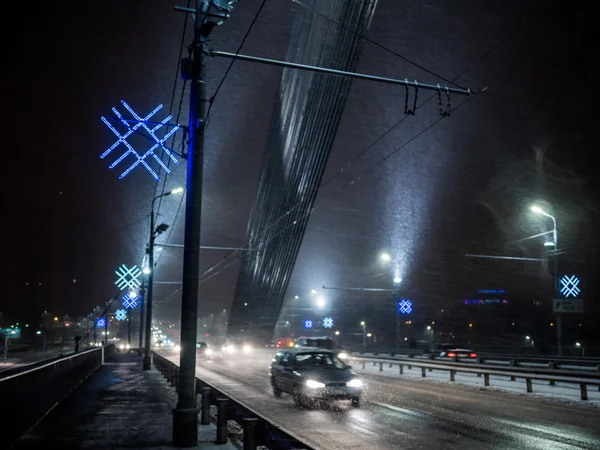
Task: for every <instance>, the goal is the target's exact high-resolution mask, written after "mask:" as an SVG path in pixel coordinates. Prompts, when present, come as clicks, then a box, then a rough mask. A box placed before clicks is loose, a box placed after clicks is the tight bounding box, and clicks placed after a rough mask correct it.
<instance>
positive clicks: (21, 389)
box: [0, 345, 114, 444]
mask: <svg viewBox="0 0 600 450" xmlns="http://www.w3.org/2000/svg"><path fill="white" fill-rule="evenodd" d="M113 352H114V346H112V345H109V346H106V347H103V348H97V349H92V350H87V351H84V352H80V353H77V354H75V355H72V356H67V357H64V358H61V359H59V360H57V361H53V362H50V363H46V364H44V365H42V366H40V367H36V368H34V369H30V370H26V371H24V372H21V373H18V374H15V375H10V376H7V377H5V378H2V379H0V399H2V410H3V414H2V417H3V418H2V430H3V433H2V443H3V444H10V443H11V442H13V441H14V440H15V439H17V438H18V437H20V436H21V435H22V434H24V433H25V432H26V431H27V430H28V429H29V428H31V427H32V426H33V425H35V424H36V423H37V422H38V421H39V420H40V419H41V418H42V417H43V416H44V415H45V414H46V413H47V412H48V411H49V410H50V409H52V408H53V407H54V405H56V403H58V402H59V401H61V400H62V399H63V398H64V397H65V396H66V395H68V394H69V393H70V392H71V390H72V389H74V388H75V387H76V386H78V385H79V384H80V383H81V382H82V381H83V380H84V379H86V378H87V377H88V376H89V375H91V374H92V373H93V372H94V371H95V370H96V369H97V368H98V367H100V365H101V364H102V362H103V359H105V358H109V357H110V356H111V355H112V353H113Z"/></svg>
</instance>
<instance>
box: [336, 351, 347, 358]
mask: <svg viewBox="0 0 600 450" xmlns="http://www.w3.org/2000/svg"><path fill="white" fill-rule="evenodd" d="M338 358H340V359H346V358H348V353H344V352H342V353H338Z"/></svg>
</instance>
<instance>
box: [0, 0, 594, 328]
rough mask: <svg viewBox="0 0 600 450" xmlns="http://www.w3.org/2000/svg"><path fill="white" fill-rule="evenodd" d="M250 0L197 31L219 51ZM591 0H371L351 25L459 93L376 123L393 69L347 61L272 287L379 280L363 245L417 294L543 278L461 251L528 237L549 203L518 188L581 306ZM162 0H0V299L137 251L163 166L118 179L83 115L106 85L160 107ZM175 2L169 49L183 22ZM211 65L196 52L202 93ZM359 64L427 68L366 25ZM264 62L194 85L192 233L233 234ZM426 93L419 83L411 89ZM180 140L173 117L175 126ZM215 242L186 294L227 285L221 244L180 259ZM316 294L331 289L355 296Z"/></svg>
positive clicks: (226, 299)
mask: <svg viewBox="0 0 600 450" xmlns="http://www.w3.org/2000/svg"><path fill="white" fill-rule="evenodd" d="M184 3H185V1H184V2H180V3H178V4H184ZM260 3H261V2H260V1H259V0H244V1H243V2H240V3H239V4H238V5H236V7H235V8H234V10H233V13H232V17H231V19H229V20H228V21H227V22H226V23H225V24H224V25H223V26H221V27H219V28H218V29H216V30H215V31H214V32H213V34H212V35H211V39H212V40H211V46H212V47H213V48H215V49H219V50H225V51H233V52H235V51H236V49H237V47H238V45H239V43H240V42H241V39H242V37H243V36H244V34H245V33H246V30H247V29H248V26H249V25H250V23H251V21H252V19H253V18H254V15H255V13H256V11H257V10H258V8H259V6H260ZM307 3H309V2H307ZM592 3H593V2H579V3H578V4H577V7H576V8H574V7H573V3H572V2H567V1H554V2H551V1H548V0H544V1H542V0H526V1H523V0H519V1H516V0H514V1H513V0H510V1H509V0H489V1H485V2H481V1H477V0H461V1H458V0H456V1H445V0H430V1H427V2H409V1H403V0H380V1H379V3H378V6H377V10H376V12H375V16H374V20H373V23H372V26H371V30H370V32H369V35H368V37H369V38H370V39H372V40H373V41H375V42H377V43H378V44H381V45H382V46H384V47H386V48H388V49H390V50H392V51H393V52H396V53H398V54H400V55H402V56H403V57H404V58H406V59H408V60H410V61H412V62H415V63H417V64H418V65H420V66H422V67H424V68H426V69H428V71H430V72H432V73H434V74H438V75H439V76H441V77H443V78H445V79H448V80H453V81H455V82H456V83H458V84H459V85H460V86H464V87H469V88H471V89H473V90H474V91H475V92H477V95H475V96H471V97H469V98H466V97H457V96H454V97H452V107H453V113H452V115H451V116H450V117H447V118H443V119H442V120H439V119H440V117H439V112H438V106H437V99H436V98H434V99H432V100H431V101H429V102H428V103H426V104H425V105H424V106H423V107H422V108H419V110H418V111H417V114H416V115H415V116H411V117H408V118H407V119H406V120H403V121H402V123H401V124H400V125H398V126H395V125H396V124H397V123H398V122H399V121H401V120H402V119H403V117H404V89H403V88H402V87H391V86H390V85H382V84H375V83H369V82H365V81H355V82H354V83H353V86H352V91H351V94H350V97H349V100H348V103H347V105H346V109H345V113H344V117H343V119H342V123H341V126H340V128H339V130H338V133H337V138H336V141H335V144H334V148H333V151H332V154H331V157H330V160H329V163H328V167H327V171H326V174H325V176H324V180H325V181H324V183H323V185H322V187H321V190H320V192H319V196H318V198H317V208H316V209H315V211H314V213H313V215H312V217H311V221H310V223H309V225H308V230H307V233H306V236H305V239H304V243H303V246H302V249H301V251H300V255H299V258H298V261H297V264H296V268H295V270H294V274H293V277H292V280H291V283H290V287H289V289H288V295H287V296H288V297H293V296H294V295H295V294H296V293H303V292H306V291H307V290H310V289H311V288H318V287H320V286H322V285H323V284H325V285H329V286H346V287H348V286H369V287H385V288H391V287H392V282H391V279H392V275H393V274H392V273H391V271H390V270H389V269H388V268H386V267H385V266H384V265H382V264H381V261H380V259H379V254H380V253H381V252H382V251H388V252H389V253H390V254H391V255H392V256H393V257H394V259H396V260H397V261H399V263H400V272H401V277H402V278H403V283H406V285H407V287H408V288H410V289H411V290H413V291H415V292H417V293H418V294H417V295H418V296H419V298H420V299H421V301H422V302H423V303H424V304H427V305H430V306H432V307H435V308H437V307H440V308H443V307H445V306H448V305H450V304H452V303H455V302H456V301H457V299H460V298H461V296H463V295H466V293H468V292H474V291H475V290H476V289H479V288H486V287H487V288H503V289H506V290H508V291H509V292H513V293H518V294H519V295H520V296H522V297H524V298H527V297H534V296H544V295H549V293H548V292H547V287H548V276H547V273H545V272H544V270H543V268H540V265H539V264H534V265H527V264H515V263H508V264H507V265H503V263H499V262H496V263H493V264H487V265H486V264H483V265H482V264H474V262H473V261H472V260H468V259H467V258H465V257H464V254H465V253H467V252H470V253H485V254H501V255H516V256H530V257H540V256H541V255H542V253H543V251H544V248H543V246H542V241H541V240H530V241H525V242H523V243H520V244H514V243H511V242H513V241H515V240H518V239H520V238H522V237H527V236H530V235H533V234H535V233H539V232H542V231H546V230H548V229H550V227H551V223H550V222H549V220H545V219H543V218H541V217H539V216H534V215H533V214H532V213H531V212H530V210H529V208H530V206H531V205H532V204H533V203H538V204H540V205H542V206H543V207H545V208H547V209H548V210H549V211H551V212H552V213H553V214H554V215H555V216H556V218H557V220H558V226H559V239H560V247H561V248H562V249H564V250H565V251H566V253H565V255H564V258H565V260H567V261H568V264H569V267H570V268H571V267H572V270H573V271H575V272H577V273H578V274H581V277H582V278H583V279H584V286H585V289H586V295H584V298H585V299H586V309H587V311H588V316H589V319H587V320H589V321H590V322H594V321H595V322H596V323H597V320H598V318H600V312H599V308H598V306H597V304H596V303H595V299H596V298H597V292H598V290H597V289H598V286H597V281H596V280H595V279H594V275H595V274H596V273H597V269H598V266H597V265H594V264H593V259H594V256H596V254H597V250H598V243H599V242H598V241H599V238H598V232H597V230H599V229H600V226H599V225H600V220H599V214H598V203H597V194H598V182H597V178H596V179H595V177H597V175H596V172H597V170H598V168H599V167H600V166H599V164H598V163H597V162H596V161H597V158H596V153H597V142H596V139H595V138H596V131H597V127H596V125H595V123H594V122H595V118H596V114H597V109H598V105H600V96H599V95H598V91H597V87H596V85H595V83H596V82H597V80H598V79H599V75H600V73H599V72H600V70H599V66H598V58H597V52H596V51H595V50H594V49H593V42H594V41H595V40H597V39H596V35H597V33H596V32H597V20H596V19H595V18H596V17H597V14H598V12H599V11H598V9H599V8H598V7H597V6H593V5H592ZM173 4H175V3H173V2H169V1H158V0H146V1H137V0H131V1H127V2H123V1H118V2H117V1H107V2H104V3H102V4H101V5H96V7H95V8H92V7H90V5H85V4H81V3H75V2H70V1H66V2H58V3H47V2H46V3H41V4H38V5H36V6H35V8H32V9H29V10H28V11H27V12H25V11H23V10H22V9H18V10H17V9H14V10H13V11H11V12H10V14H7V17H11V22H13V24H12V26H11V28H12V29H13V30H18V31H17V32H13V34H12V35H10V36H9V37H8V38H5V42H6V44H5V48H7V50H8V58H7V60H8V61H9V63H8V64H6V65H5V70H6V71H7V72H8V73H7V74H8V76H9V78H10V79H9V81H8V82H6V83H5V84H4V87H5V89H6V90H7V93H6V94H5V98H6V97H7V98H8V99H9V102H8V105H6V107H5V110H6V111H7V113H8V118H9V121H8V124H9V127H6V134H7V135H8V136H9V140H8V142H7V144H8V145H5V148H4V151H5V153H6V154H8V155H9V164H8V165H6V166H5V168H6V173H8V177H7V179H6V183H5V187H4V191H5V195H4V211H5V214H4V215H3V218H4V220H3V236H4V242H5V244H6V245H5V246H7V247H8V252H5V259H4V265H3V271H2V281H3V283H2V285H3V296H2V300H1V301H0V311H2V312H3V313H4V314H7V315H9V316H11V317H16V318H21V317H23V318H28V317H37V314H38V313H39V312H40V311H42V310H44V309H47V310H49V311H52V312H53V313H55V314H70V315H72V316H78V315H82V314H85V313H87V312H89V311H90V310H91V309H92V308H93V307H94V306H95V305H98V304H101V303H104V302H105V301H106V300H108V299H110V298H112V297H113V296H114V295H115V294H116V288H115V286H114V279H115V277H114V270H115V269H116V268H117V267H118V266H119V265H121V264H127V265H133V264H139V263H140V260H141V258H142V256H143V253H144V248H145V244H146V241H147V237H148V231H149V230H148V226H149V225H148V215H149V212H150V202H151V199H152V196H153V194H154V192H158V193H160V192H161V190H162V188H163V185H162V183H161V184H159V185H158V186H157V185H156V183H155V182H154V179H153V178H152V177H151V176H150V175H149V173H148V172H147V171H145V170H143V169H141V168H137V169H136V170H135V171H134V172H133V173H132V174H130V175H129V176H128V177H126V178H125V179H123V180H119V179H118V177H119V173H120V171H118V169H114V170H109V168H108V165H109V162H108V161H105V160H101V159H100V154H102V153H103V152H104V151H105V149H106V148H107V147H108V146H110V145H111V144H112V143H113V142H114V136H113V135H112V133H111V132H110V131H109V130H108V129H107V128H106V126H105V125H104V124H103V123H102V122H101V120H100V116H102V115H111V107H113V106H115V107H119V106H120V101H121V100H125V101H127V102H128V103H129V104H130V105H131V106H132V107H133V108H134V109H135V110H136V111H138V113H140V114H142V113H143V114H147V113H148V112H150V111H151V110H152V109H154V107H155V106H156V105H157V104H159V103H162V104H164V109H165V111H169V107H170V104H171V98H172V94H173V83H174V80H175V79H176V66H177V61H178V54H179V46H180V41H181V33H182V29H183V24H184V22H185V20H186V19H185V17H184V15H183V14H182V13H178V12H174V11H173V10H172V6H173ZM301 7H302V6H299V5H298V4H296V3H294V2H292V1H291V0H289V1H288V0H285V1H284V0H270V1H267V3H266V6H265V8H264V9H263V10H262V12H261V14H260V16H259V18H258V21H257V23H256V25H255V26H254V28H253V30H252V32H251V34H250V36H249V38H248V40H247V41H246V44H245V45H244V47H243V49H242V53H245V54H250V55H256V56H264V57H270V58H278V59H283V58H284V57H285V50H286V46H287V39H288V36H289V30H290V24H291V21H292V19H293V13H294V10H295V9H296V8H301ZM10 8H16V7H15V6H11V7H10ZM187 20H188V27H187V34H186V39H185V46H184V54H185V53H187V50H186V49H187V45H188V44H189V43H190V38H191V22H190V19H187ZM322 20H324V19H322ZM331 26H335V25H331ZM228 65H229V60H224V59H221V60H219V59H210V58H209V59H208V60H207V73H208V78H207V82H208V89H209V93H210V94H211V95H213V94H214V91H215V89H216V87H217V85H218V83H219V81H220V80H221V78H222V77H223V74H224V73H225V70H226V68H227V66H228ZM358 71H360V72H364V73H369V74H375V75H381V76H387V77H394V78H402V79H403V78H408V79H410V80H413V79H417V80H418V81H419V82H424V83H434V84H435V83H441V84H445V82H444V81H443V80H442V79H440V78H437V77H436V76H435V75H432V74H431V73H428V72H427V71H425V70H422V69H420V68H418V67H416V66H415V65H414V64H411V63H410V62H407V61H406V60H404V59H402V58H400V57H398V56H397V55H394V54H391V53H390V52H386V51H385V50H383V49H381V48H379V47H377V46H375V45H373V44H371V43H368V42H365V44H364V49H363V53H362V56H361V60H360V63H359V67H358ZM280 75H281V69H280V68H277V67H270V66H261V65H256V64H252V63H246V62H240V61H238V62H236V63H235V64H234V65H233V68H232V70H231V72H230V73H229V75H228V76H227V78H226V80H225V83H224V85H223V88H222V89H221V90H220V92H219V93H218V95H217V96H216V98H215V100H214V106H213V109H212V112H211V117H210V122H209V126H208V129H207V140H206V143H207V145H206V157H205V171H204V177H205V178H204V198H203V219H202V220H203V222H202V223H203V231H202V241H203V244H204V245H213V246H243V245H244V241H245V233H246V226H247V221H248V216H249V213H250V209H251V207H252V203H253V200H254V197H255V195H256V187H257V180H258V174H259V168H260V161H261V156H262V150H263V148H264V143H265V140H266V134H267V131H268V123H269V119H270V117H271V112H272V105H273V101H274V96H275V94H276V92H277V88H278V83H279V78H280ZM182 86H183V82H182V81H181V80H179V79H178V78H177V84H176V86H175V90H174V92H175V95H174V98H175V101H174V106H173V107H172V114H173V115H174V116H176V115H177V114H178V111H179V110H180V112H179V114H180V119H179V122H181V123H183V124H185V123H186V122H187V93H188V92H187V91H186V93H185V94H186V95H185V96H184V101H183V105H182V108H181V109H180V108H179V99H180V96H181V89H182ZM411 94H412V92H411ZM431 95H432V93H429V92H425V91H421V92H420V93H419V103H422V102H423V101H425V100H426V99H427V98H429V97H430V96H431ZM119 110H120V111H121V112H124V109H123V108H122V107H120V108H119ZM165 114H166V113H165ZM165 114H163V113H160V114H158V115H157V117H159V118H160V119H162V118H163V117H164V116H165ZM392 127H394V128H393V129H392V131H390V132H388V133H387V134H386V135H385V137H383V138H382V139H379V140H378V138H379V137H381V136H382V135H383V134H384V133H386V132H387V131H388V130H389V129H390V128H392ZM179 137H181V135H179ZM140 139H141V138H140ZM136 142H137V143H138V145H140V146H143V145H147V144H146V142H144V141H143V140H139V141H136ZM374 142H376V144H375V145H373V143H374ZM180 145H181V140H180V138H178V139H177V140H176V141H175V147H179V146H180ZM359 155H361V156H359ZM388 156H389V157H388ZM349 163H350V164H349ZM171 168H172V169H173V171H172V173H171V175H169V176H168V177H166V181H165V183H166V189H167V190H169V189H172V188H174V187H178V186H183V185H184V182H185V161H181V162H180V164H179V165H178V166H174V165H172V166H171ZM341 169H343V171H341ZM162 175H163V180H165V177H164V173H163V174H162ZM332 177H333V178H332ZM155 189H156V190H157V191H155ZM182 198H183V196H177V195H173V196H170V197H165V198H164V199H163V201H162V203H161V206H160V215H159V218H158V223H162V222H164V223H167V224H169V225H172V226H171V228H170V229H169V231H168V232H167V233H165V234H164V235H163V236H161V237H160V238H159V239H158V242H159V243H160V242H164V241H165V239H166V238H167V237H168V238H169V242H170V243H172V244H182V243H183V215H184V209H185V208H184V205H182V206H181V209H179V205H180V199H182ZM173 222H175V223H174V225H173ZM170 232H172V233H170ZM182 254H183V251H182V250H180V249H166V250H164V251H163V254H162V255H161V256H159V261H158V267H157V270H156V275H155V280H156V281H180V280H181V267H182ZM223 258H229V259H228V260H227V261H225V264H223V266H226V268H225V269H223V270H221V268H222V267H223V266H221V265H220V266H218V267H217V269H216V270H214V271H213V272H211V275H212V274H214V276H212V277H211V278H209V279H208V280H207V281H206V282H203V283H202V285H201V289H200V291H201V298H200V299H199V309H200V314H202V315H204V314H208V313H212V312H217V311H220V310H222V309H228V308H229V307H230V305H231V301H232V298H233V291H234V289H235V282H236V278H237V270H238V264H237V261H238V260H237V255H234V256H229V257H228V254H227V253H226V252H222V251H205V252H203V253H202V256H201V264H202V268H203V270H208V269H209V268H211V267H212V266H213V265H214V264H216V263H218V262H219V261H220V260H222V259H223ZM229 263H231V264H229ZM177 289H178V286H176V285H157V286H156V288H155V301H156V304H157V305H158V306H157V309H156V310H157V314H159V315H161V317H169V318H172V319H176V318H178V308H179V305H180V293H179V292H177ZM327 296H328V299H329V300H330V301H331V302H332V305H333V306H334V307H348V306H352V305H351V303H352V302H355V303H361V302H364V301H365V300H364V299H361V298H360V296H356V295H353V296H347V295H341V294H339V293H332V292H329V293H327ZM369 301H370V302H375V303H376V302H379V301H384V300H383V299H381V298H379V297H378V296H374V297H369Z"/></svg>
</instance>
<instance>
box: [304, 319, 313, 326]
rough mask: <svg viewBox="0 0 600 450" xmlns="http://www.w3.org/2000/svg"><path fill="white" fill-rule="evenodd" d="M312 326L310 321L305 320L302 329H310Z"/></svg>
mask: <svg viewBox="0 0 600 450" xmlns="http://www.w3.org/2000/svg"><path fill="white" fill-rule="evenodd" d="M313 325H314V323H313V321H312V320H310V319H307V320H305V321H304V328H312V327H313Z"/></svg>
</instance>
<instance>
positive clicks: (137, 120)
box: [100, 100, 181, 180]
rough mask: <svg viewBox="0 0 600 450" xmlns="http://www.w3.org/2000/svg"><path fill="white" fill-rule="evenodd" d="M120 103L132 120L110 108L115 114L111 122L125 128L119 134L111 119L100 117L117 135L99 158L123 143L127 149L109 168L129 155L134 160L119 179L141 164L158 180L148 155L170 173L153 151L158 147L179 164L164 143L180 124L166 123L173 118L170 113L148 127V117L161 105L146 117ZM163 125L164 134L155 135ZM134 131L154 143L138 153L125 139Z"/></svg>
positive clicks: (160, 107) (160, 106)
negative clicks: (123, 132) (122, 132)
mask: <svg viewBox="0 0 600 450" xmlns="http://www.w3.org/2000/svg"><path fill="white" fill-rule="evenodd" d="M121 104H122V105H123V106H124V107H125V109H126V110H127V111H129V113H130V114H131V115H132V116H133V118H134V120H128V119H125V118H124V117H123V116H122V115H121V113H119V111H117V109H116V108H112V112H113V113H114V114H115V116H116V117H112V118H110V119H111V120H112V121H113V122H120V123H121V124H122V125H123V126H124V127H125V128H126V129H127V131H126V132H125V134H121V133H120V132H119V131H118V130H117V129H116V128H115V127H114V126H113V124H112V123H111V120H109V119H107V118H106V117H104V116H102V117H101V119H102V122H104V124H105V125H106V126H107V127H108V128H109V129H110V131H112V132H113V133H114V134H115V136H117V141H116V142H115V143H114V144H113V145H111V146H110V147H109V148H108V149H107V150H106V151H105V152H104V153H102V155H100V158H101V159H104V158H106V157H107V156H108V155H109V154H110V153H111V152H112V151H113V150H114V149H115V148H117V147H118V146H119V145H120V144H123V145H124V146H125V148H126V149H127V151H125V153H123V154H122V155H121V156H119V157H118V158H117V159H116V160H115V161H114V162H113V163H112V164H111V165H110V166H109V168H110V169H113V168H114V167H116V166H117V165H118V164H119V163H120V162H121V161H123V160H124V159H125V158H126V157H127V156H129V155H131V156H133V157H134V158H135V161H134V162H133V163H132V164H131V165H130V166H129V167H128V168H127V169H125V171H124V172H123V173H122V174H121V175H120V176H119V179H123V178H125V177H126V176H127V174H129V172H131V171H132V170H133V169H135V168H136V167H137V166H138V165H140V164H142V165H143V166H144V167H145V168H146V170H148V172H150V174H151V175H152V176H153V177H154V178H155V179H156V180H160V176H159V174H158V173H156V171H154V169H152V167H150V165H149V164H148V161H147V159H148V158H150V157H151V158H153V159H154V160H155V161H156V162H157V163H158V165H159V166H160V168H162V169H164V171H165V172H166V173H170V172H171V170H170V169H169V167H168V166H167V165H166V164H165V163H164V162H163V161H162V159H161V158H160V157H159V156H158V155H157V154H156V153H155V150H156V149H157V148H159V147H160V148H161V149H162V150H163V153H164V154H166V155H167V156H168V158H169V159H170V160H171V161H173V162H174V163H175V164H179V161H177V159H176V158H175V156H174V154H173V153H174V152H173V150H171V149H169V148H167V147H165V145H164V143H165V142H166V141H167V139H169V138H170V137H171V136H172V135H173V134H175V133H176V132H177V130H179V128H181V126H180V125H178V124H177V125H171V124H169V123H168V122H169V120H171V119H172V118H173V116H171V115H170V114H169V115H168V116H167V117H165V118H164V119H163V120H162V121H160V122H152V123H151V124H152V125H153V128H150V127H149V126H148V124H149V123H150V122H148V120H149V119H150V118H152V116H154V115H155V114H156V113H157V112H158V111H160V110H161V109H162V107H163V105H158V106H157V107H156V108H154V111H152V112H151V113H150V114H148V115H147V116H146V117H140V116H138V115H137V114H136V112H135V111H134V110H133V109H132V108H131V107H130V106H129V105H128V104H127V103H125V102H124V101H122V100H121ZM165 125H166V129H167V130H168V131H166V132H165V134H164V136H163V137H162V138H161V137H159V136H158V135H157V132H158V131H159V130H160V129H161V128H162V127H164V126H165ZM169 127H172V128H171V129H170V130H169ZM140 128H141V129H140ZM136 132H137V133H140V134H142V135H144V136H145V137H147V138H148V139H149V140H150V142H151V143H152V142H153V143H154V145H152V147H150V148H149V149H148V150H146V152H144V153H139V152H138V151H136V150H135V149H134V148H133V147H132V146H131V144H130V143H129V142H128V141H127V139H128V138H129V137H130V136H131V135H132V134H133V133H136ZM160 168H159V169H158V172H159V173H160Z"/></svg>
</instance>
